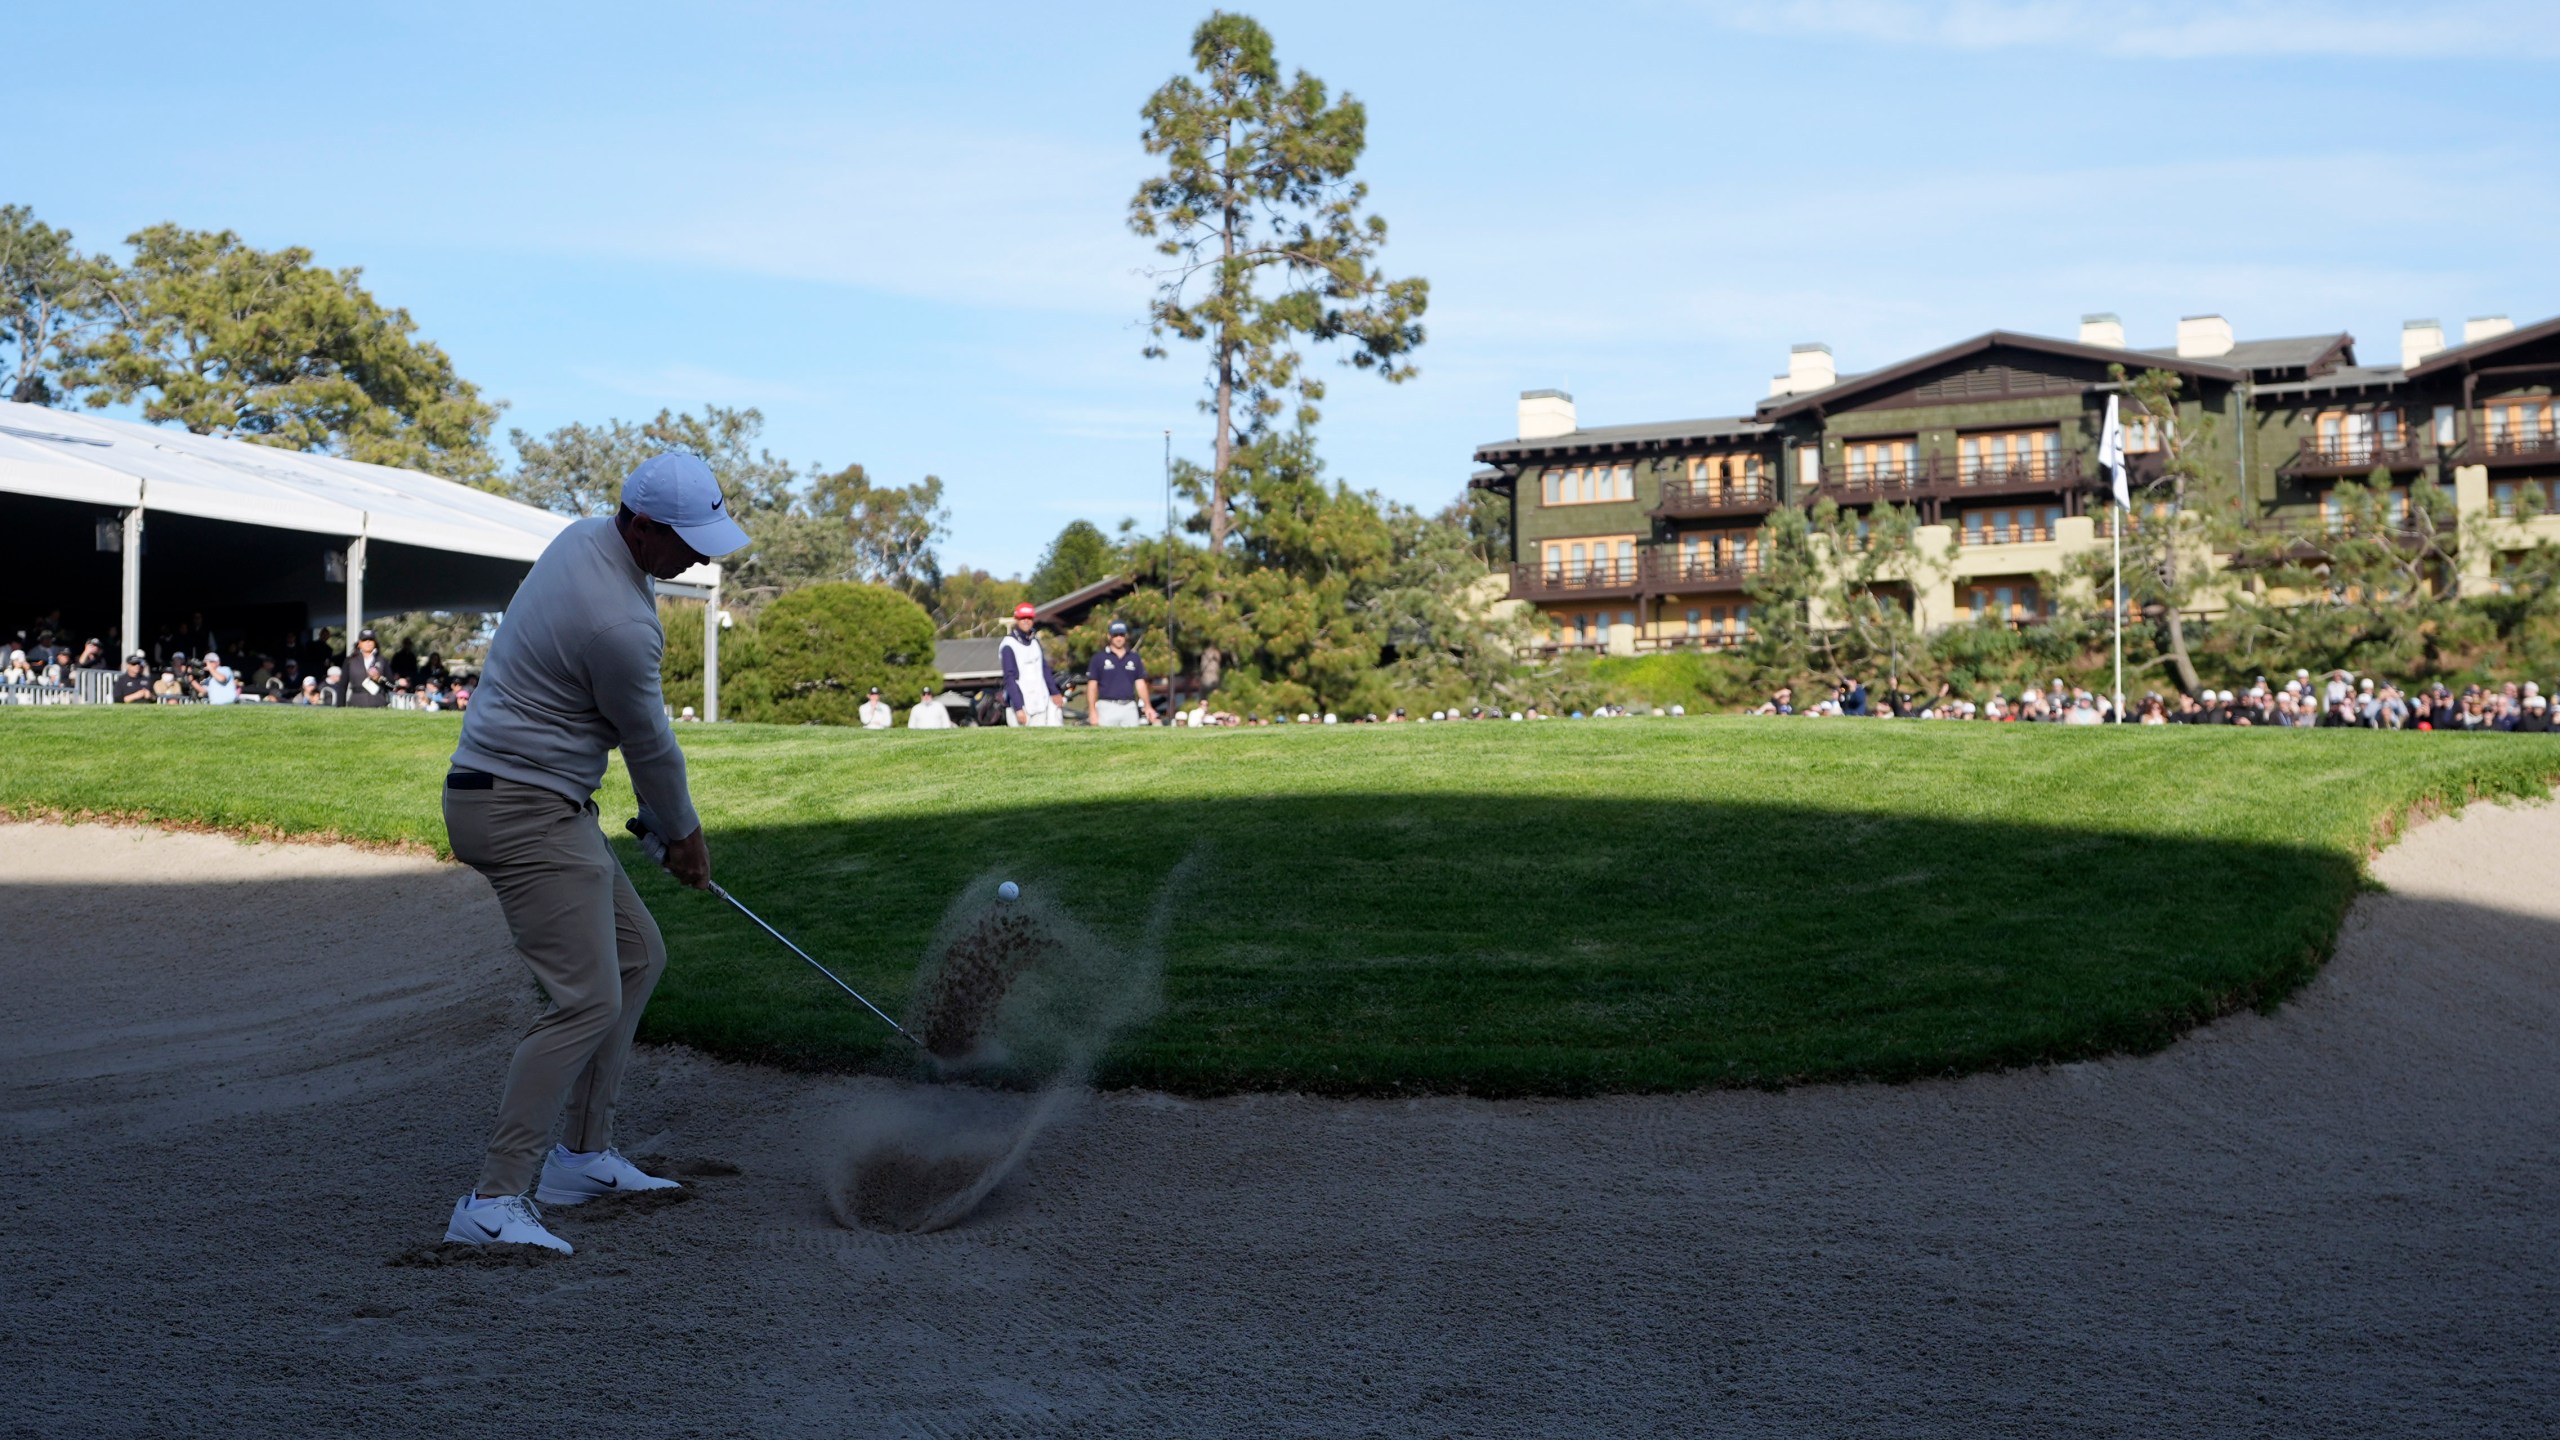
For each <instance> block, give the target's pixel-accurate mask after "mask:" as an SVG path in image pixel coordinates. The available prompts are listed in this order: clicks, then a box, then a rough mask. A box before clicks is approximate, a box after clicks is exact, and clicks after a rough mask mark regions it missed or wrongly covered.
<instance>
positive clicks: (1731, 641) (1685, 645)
mask: <svg viewBox="0 0 2560 1440" xmlns="http://www.w3.org/2000/svg"><path fill="white" fill-rule="evenodd" d="M1749 643H1751V632H1750V631H1748V630H1708V629H1705V628H1703V627H1702V628H1701V629H1700V630H1699V631H1698V633H1697V634H1695V635H1689V634H1683V633H1681V632H1678V631H1674V632H1673V633H1671V634H1668V635H1640V636H1638V637H1636V653H1637V654H1639V655H1643V654H1650V653H1653V652H1656V651H1664V650H1738V649H1740V648H1742V647H1743V646H1745V645H1747V644H1749Z"/></svg>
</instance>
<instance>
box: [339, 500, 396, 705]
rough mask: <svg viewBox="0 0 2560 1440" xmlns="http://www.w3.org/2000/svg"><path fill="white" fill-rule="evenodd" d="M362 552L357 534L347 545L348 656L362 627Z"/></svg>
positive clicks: (352, 680) (350, 679) (351, 679)
mask: <svg viewBox="0 0 2560 1440" xmlns="http://www.w3.org/2000/svg"><path fill="white" fill-rule="evenodd" d="M364 552H365V537H364V536H363V535H362V534H358V535H357V536H356V538H355V540H354V541H353V543H351V544H349V545H348V546H347V635H346V641H347V643H346V651H347V654H349V655H350V656H352V655H354V654H355V653H356V633H357V632H358V631H360V630H362V629H364V558H365V556H364ZM385 663H388V662H385ZM363 678H364V677H363V676H361V675H350V676H348V677H347V683H348V684H350V685H352V684H355V683H356V682H357V681H359V680H362V679H363Z"/></svg>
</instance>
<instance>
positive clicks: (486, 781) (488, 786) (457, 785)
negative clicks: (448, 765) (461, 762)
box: [444, 770, 498, 790]
mask: <svg viewBox="0 0 2560 1440" xmlns="http://www.w3.org/2000/svg"><path fill="white" fill-rule="evenodd" d="M497 784H498V777H497V776H495V775H487V774H483V773H481V772H480V771H478V770H448V771H446V772H445V777H444V788H446V789H447V790H492V789H495V788H497Z"/></svg>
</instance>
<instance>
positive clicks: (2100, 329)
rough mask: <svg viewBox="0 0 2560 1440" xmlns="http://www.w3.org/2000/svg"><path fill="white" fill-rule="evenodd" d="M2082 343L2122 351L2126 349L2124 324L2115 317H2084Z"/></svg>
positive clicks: (2081, 327)
mask: <svg viewBox="0 0 2560 1440" xmlns="http://www.w3.org/2000/svg"><path fill="white" fill-rule="evenodd" d="M2080 343H2081V344H2083V345H2104V346H2106V347H2107V348H2108V349H2110V350H2121V349H2123V348H2124V322H2123V321H2122V320H2119V319H2117V318H2116V317H2114V316H2113V315H2104V314H2100V315H2083V316H2081V317H2080Z"/></svg>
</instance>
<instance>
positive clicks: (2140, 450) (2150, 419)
mask: <svg viewBox="0 0 2560 1440" xmlns="http://www.w3.org/2000/svg"><path fill="white" fill-rule="evenodd" d="M2118 418H2119V420H2120V421H2121V423H2122V424H2123V426H2124V453H2126V454H2127V455H2157V454H2159V453H2160V449H2161V446H2160V417H2159V416H2157V415H2120V416H2119V417H2118Z"/></svg>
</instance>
